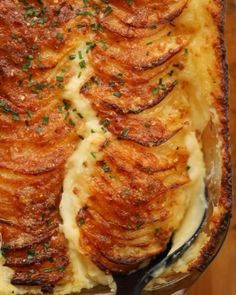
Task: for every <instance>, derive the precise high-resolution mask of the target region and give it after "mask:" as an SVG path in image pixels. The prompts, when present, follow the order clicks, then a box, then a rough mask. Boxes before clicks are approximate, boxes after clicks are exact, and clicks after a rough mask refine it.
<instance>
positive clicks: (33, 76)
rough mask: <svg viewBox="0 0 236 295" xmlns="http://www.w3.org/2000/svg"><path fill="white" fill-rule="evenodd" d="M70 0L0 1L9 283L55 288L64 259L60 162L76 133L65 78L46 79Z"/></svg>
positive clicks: (0, 140) (1, 228)
mask: <svg viewBox="0 0 236 295" xmlns="http://www.w3.org/2000/svg"><path fill="white" fill-rule="evenodd" d="M73 16H74V12H73V11H72V10H71V7H70V1H67V3H65V2H62V1H58V3H57V4H54V2H53V1H12V0H3V1H1V2H0V235H1V249H2V253H3V255H4V257H5V258H6V260H5V265H6V266H9V267H11V268H13V269H14V271H15V274H14V277H13V278H12V282H13V283H14V284H20V285H21V284H23V285H40V286H44V287H43V288H46V289H47V286H49V285H54V284H55V283H56V282H58V281H59V280H61V279H62V278H63V277H64V273H65V269H66V267H67V265H68V263H69V261H68V257H67V242H66V240H65V238H64V235H63V234H62V233H60V232H59V228H58V226H59V223H60V216H59V210H58V208H59V203H60V199H61V190H62V182H63V177H64V164H65V162H66V160H67V158H68V156H69V155H70V154H71V153H72V151H73V150H74V147H75V144H76V141H77V136H76V133H75V131H74V128H73V126H72V125H71V124H69V122H68V119H65V116H66V113H67V111H66V102H65V101H64V100H63V97H61V91H62V90H61V89H62V88H63V83H62V81H60V80H59V79H58V80H56V79H51V80H50V79H48V77H47V75H48V71H49V70H50V69H53V68H54V67H55V66H56V64H57V60H56V59H54V60H53V59H51V60H50V61H47V60H46V61H45V60H43V59H42V56H41V53H42V52H44V51H46V50H50V51H51V52H53V53H54V54H55V55H56V54H57V53H58V52H62V51H63V48H64V47H65V43H66V39H67V35H68V34H65V35H62V32H63V27H64V26H65V25H66V23H67V22H68V21H69V20H70V19H71V18H72V17H73Z"/></svg>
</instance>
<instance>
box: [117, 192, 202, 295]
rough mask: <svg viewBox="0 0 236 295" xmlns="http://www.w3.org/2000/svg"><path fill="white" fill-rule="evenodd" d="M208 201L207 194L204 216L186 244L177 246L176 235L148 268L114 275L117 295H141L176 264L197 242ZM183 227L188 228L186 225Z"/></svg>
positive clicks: (200, 218)
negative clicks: (155, 278) (166, 268)
mask: <svg viewBox="0 0 236 295" xmlns="http://www.w3.org/2000/svg"><path fill="white" fill-rule="evenodd" d="M206 200H207V194H206V193H205V203H202V212H201V214H202V216H200V217H199V220H198V221H199V223H198V224H197V227H196V229H195V231H194V232H192V233H189V235H188V236H187V238H185V241H184V242H182V243H181V244H180V243H177V244H179V245H177V246H176V244H175V243H174V237H175V234H174V235H173V236H172V238H171V240H170V242H169V244H168V245H167V249H166V250H165V252H163V253H162V254H161V255H158V256H157V257H155V258H154V259H152V260H151V262H150V263H149V264H148V265H147V266H146V267H144V268H142V269H140V270H138V271H136V272H133V273H131V274H128V275H121V274H113V278H114V280H115V282H116V285H117V291H116V295H140V294H141V292H142V290H143V288H144V287H145V286H146V285H147V283H148V282H150V281H151V280H152V279H153V278H154V277H158V276H159V275H160V274H161V273H162V272H163V271H164V269H165V267H167V266H169V265H170V264H172V263H173V262H175V261H176V260H177V259H178V258H180V257H181V256H182V255H183V254H184V252H185V251H186V250H187V249H188V248H189V247H190V246H191V245H192V244H193V242H194V241H195V240H196V238H197V237H198V235H199V234H200V232H201V230H202V227H203V225H204V223H205V220H206V217H207V209H208V208H207V202H206ZM196 201H197V200H196ZM202 201H203V200H202ZM198 202H200V201H198ZM190 214H191V212H190ZM193 215H194V213H193ZM194 217H196V214H195V216H193V218H194ZM183 223H184V222H183ZM183 226H186V224H185V225H183ZM187 226H188V224H187ZM178 231H179V230H178Z"/></svg>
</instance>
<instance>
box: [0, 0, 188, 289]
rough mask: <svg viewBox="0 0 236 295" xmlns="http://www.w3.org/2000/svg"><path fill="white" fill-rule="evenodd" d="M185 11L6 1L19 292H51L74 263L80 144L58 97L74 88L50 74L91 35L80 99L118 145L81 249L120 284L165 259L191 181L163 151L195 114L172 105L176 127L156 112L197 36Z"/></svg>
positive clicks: (8, 247)
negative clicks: (68, 183) (68, 185)
mask: <svg viewBox="0 0 236 295" xmlns="http://www.w3.org/2000/svg"><path fill="white" fill-rule="evenodd" d="M186 4H187V0H181V1H175V0H163V1H148V0H142V1H141V0H137V1H72V0H68V1H61V0H59V1H49V0H47V1H43V0H31V1H28V0H22V1H20V0H19V1H13V0H2V1H1V3H0V36H1V38H0V82H1V84H0V202H1V206H0V233H1V238H2V252H3V254H4V256H5V257H6V262H5V265H7V266H10V267H11V268H13V269H14V270H15V274H14V277H13V279H12V282H13V283H14V284H23V285H26V284H28V285H40V286H44V287H43V288H44V289H45V288H46V287H47V286H51V285H54V284H56V283H57V282H59V281H60V280H62V279H63V277H64V276H65V273H66V268H67V266H68V263H69V260H68V255H67V242H66V240H65V238H64V235H63V233H61V232H59V223H60V222H61V220H60V215H59V203H60V198H61V190H62V182H63V177H64V165H65V163H66V161H67V159H68V157H69V156H70V155H71V153H72V152H73V150H74V149H75V146H76V143H77V140H78V136H77V135H76V132H75V128H74V124H75V122H73V121H72V120H70V118H69V116H68V109H69V106H70V102H69V101H68V100H67V99H66V97H63V95H62V93H63V89H64V84H66V83H67V81H68V80H69V78H70V77H69V76H67V74H66V73H63V75H57V76H55V75H53V70H54V69H55V68H56V67H57V66H58V64H59V62H60V61H61V60H62V58H63V57H64V56H65V55H66V54H68V53H69V52H70V51H71V50H72V49H73V48H76V45H77V43H76V42H77V40H79V39H80V37H81V36H84V35H86V34H91V36H92V39H93V43H90V49H91V51H90V52H89V53H88V55H89V64H90V65H91V66H92V69H93V73H92V75H91V77H89V79H88V81H87V82H86V83H85V84H84V85H83V86H82V87H81V89H80V91H79V93H80V95H81V96H83V97H84V98H86V99H87V100H88V101H89V102H90V103H91V105H92V107H93V109H94V110H95V111H96V113H97V116H98V117H99V120H100V123H101V124H102V125H103V126H104V127H105V128H107V129H108V130H109V131H110V132H111V134H112V135H113V136H112V137H111V138H110V139H109V141H106V142H104V144H103V145H102V146H101V149H100V151H101V152H102V155H103V156H102V159H101V160H99V161H97V163H96V166H95V167H94V171H93V173H92V174H91V175H90V180H91V182H90V197H89V198H88V200H87V201H86V203H85V204H84V207H83V208H82V209H81V210H80V212H78V216H77V221H78V226H80V231H81V237H80V247H81V248H82V250H83V251H84V254H85V255H87V256H89V257H90V258H91V260H92V261H93V262H94V263H96V264H97V265H98V266H99V267H100V268H102V269H105V270H108V271H122V272H123V271H129V270H132V269H135V268H136V267H138V266H139V265H140V264H141V263H142V262H143V261H144V260H146V259H147V258H149V257H151V256H153V255H155V254H158V253H160V252H162V251H163V250H164V249H165V247H166V245H167V243H168V241H169V239H170V237H171V235H172V233H173V231H174V230H175V229H176V227H178V225H179V223H180V222H181V218H180V219H178V220H175V218H173V215H174V212H176V210H177V209H178V206H179V203H178V200H177V199H176V196H177V195H178V194H177V192H178V190H179V189H180V188H181V186H182V185H184V184H186V183H187V182H188V181H189V179H188V174H187V159H188V153H187V151H186V149H185V148H184V147H183V146H182V147H178V146H176V145H174V144H173V145H170V147H169V148H168V145H166V146H165V148H164V151H163V150H162V145H163V144H165V143H166V142H168V141H169V140H170V139H171V138H173V136H174V135H176V134H177V133H179V132H180V131H181V130H183V129H184V126H185V125H186V124H187V123H188V104H187V102H186V100H185V99H184V97H178V99H175V100H173V99H172V101H171V103H170V104H169V107H170V108H171V109H172V111H170V109H169V112H170V113H169V114H168V116H165V114H166V113H165V108H164V111H161V110H159V109H158V107H159V104H160V103H161V102H162V101H164V100H166V99H168V97H169V95H170V94H173V92H174V91H175V89H176V87H182V86H183V84H182V83H180V81H179V80H178V74H179V72H181V71H182V70H183V68H184V62H185V59H186V58H187V57H186V56H187V50H186V46H187V44H188V39H189V36H188V35H189V32H188V30H187V29H185V28H182V27H181V28H178V27H176V26H175V25H174V23H173V21H174V20H175V18H177V17H178V16H179V15H180V14H181V13H182V11H183V10H184V9H185V7H186ZM78 42H79V41H78ZM57 70H58V68H57ZM61 71H63V69H62V70H61ZM179 83H180V84H179ZM169 107H168V108H169ZM162 108H163V107H162ZM152 147H160V149H157V150H155V152H154V151H153V150H152ZM183 214H184V210H183ZM45 286H46V287H45Z"/></svg>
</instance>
